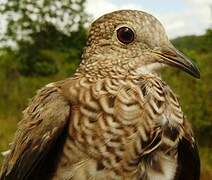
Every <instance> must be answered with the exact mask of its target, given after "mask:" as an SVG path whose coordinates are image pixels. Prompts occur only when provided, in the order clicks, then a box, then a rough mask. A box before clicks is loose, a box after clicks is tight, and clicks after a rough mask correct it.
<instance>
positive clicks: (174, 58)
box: [154, 47, 200, 79]
mask: <svg viewBox="0 0 212 180" xmlns="http://www.w3.org/2000/svg"><path fill="white" fill-rule="evenodd" d="M154 52H155V53H156V54H157V55H159V56H160V62H162V63H164V64H167V65H170V66H174V67H177V68H179V69H181V70H183V71H185V72H187V73H188V74H190V75H192V76H194V77H196V78H198V79H199V78H200V71H199V69H198V67H197V65H196V64H195V63H194V62H193V61H192V60H191V59H189V58H188V57H186V56H185V55H184V54H182V53H181V52H179V51H178V50H177V49H176V48H174V47H171V48H162V49H161V50H159V51H154ZM161 60H162V61H161Z"/></svg>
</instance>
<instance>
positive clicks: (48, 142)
mask: <svg viewBox="0 0 212 180" xmlns="http://www.w3.org/2000/svg"><path fill="white" fill-rule="evenodd" d="M69 114H70V105H69V104H68V102H67V101H66V100H65V99H64V97H63V96H62V95H61V94H60V93H59V91H58V88H57V87H54V86H46V87H44V88H43V89H41V90H39V91H38V93H37V95H36V96H35V97H34V98H33V100H32V101H31V103H30V104H29V106H28V107H27V108H26V109H25V111H24V112H23V119H22V121H20V123H19V127H18V130H17V132H16V136H15V140H14V142H13V143H12V145H11V150H10V153H9V154H8V155H7V156H6V158H5V161H4V163H3V166H2V170H1V176H0V179H1V180H4V179H11V180H13V179H16V180H23V179H28V178H29V176H30V175H31V174H32V172H33V170H34V169H35V167H36V166H37V165H38V163H39V162H40V161H41V160H43V158H44V157H45V156H46V155H47V154H48V153H49V152H50V150H51V149H52V146H53V145H54V144H55V143H56V142H57V140H58V138H59V137H60V135H61V134H62V132H63V130H64V128H65V127H66V124H67V122H68V119H69Z"/></svg>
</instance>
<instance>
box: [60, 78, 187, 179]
mask: <svg viewBox="0 0 212 180" xmlns="http://www.w3.org/2000/svg"><path fill="white" fill-rule="evenodd" d="M67 82H68V81H67ZM62 91H63V92H64V95H65V96H66V97H67V98H70V97H71V99H70V101H72V102H71V104H72V107H71V109H72V110H71V118H70V124H69V137H70V139H71V142H72V144H74V146H75V147H77V151H79V152H82V153H84V154H86V155H88V157H89V158H92V159H95V160H96V162H98V163H97V166H98V167H97V169H99V170H101V169H102V170H103V169H110V170H111V169H112V170H113V172H115V174H118V175H121V176H126V177H133V176H135V174H136V176H138V174H137V173H138V169H139V171H140V172H144V171H143V170H142V169H145V168H146V167H149V166H150V167H151V163H152V162H151V160H148V158H147V157H150V159H151V158H152V159H154V158H153V157H154V156H155V155H154V154H157V153H161V152H162V151H163V152H167V154H168V156H169V155H170V154H172V155H173V154H174V151H173V147H175V145H176V143H177V142H178V139H179V136H180V133H181V129H180V124H181V123H183V114H182V111H181V109H180V106H179V103H178V101H177V98H176V97H175V95H174V94H173V93H172V91H171V90H170V88H169V87H168V86H167V85H166V84H165V83H164V82H163V81H161V80H160V79H158V78H155V77H151V76H150V77H148V76H145V77H133V78H131V79H127V80H121V79H111V78H105V79H102V80H98V81H96V82H89V81H88V80H87V79H86V78H82V79H80V80H74V81H70V83H66V85H64V86H63V88H62ZM171 129H172V131H171ZM173 129H174V130H173ZM85 147H86V148H85ZM155 150H156V151H155ZM163 156H165V155H164V154H163ZM163 156H161V157H163ZM173 156H174V155H173ZM88 157H87V158H88ZM79 159H81V160H83V156H82V157H79ZM162 159H164V158H162ZM171 159H173V158H171ZM175 160H176V157H175ZM79 161H80V160H79ZM158 161H159V160H158ZM70 162H73V161H70ZM146 164H149V165H146ZM153 169H154V167H153ZM161 169H162V168H161ZM161 171H162V170H161ZM141 174H142V173H140V176H141Z"/></svg>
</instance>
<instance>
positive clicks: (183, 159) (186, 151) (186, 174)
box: [175, 124, 200, 180]
mask: <svg viewBox="0 0 212 180" xmlns="http://www.w3.org/2000/svg"><path fill="white" fill-rule="evenodd" d="M184 129H185V131H184V132H185V135H184V136H183V137H182V138H181V139H180V141H179V145H178V167H177V172H176V178H175V179H176V180H178V179H189V180H199V179H200V157H199V152H198V148H197V144H196V142H195V139H194V135H193V133H192V131H191V128H190V127H189V125H188V124H185V127H184Z"/></svg>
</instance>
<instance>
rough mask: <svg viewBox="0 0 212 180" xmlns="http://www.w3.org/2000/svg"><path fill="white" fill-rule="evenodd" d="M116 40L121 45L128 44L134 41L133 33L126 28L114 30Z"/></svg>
mask: <svg viewBox="0 0 212 180" xmlns="http://www.w3.org/2000/svg"><path fill="white" fill-rule="evenodd" d="M116 33H117V38H118V40H119V41H120V42H121V43H123V44H130V43H132V42H133V41H134V39H135V33H134V31H133V30H132V29H131V28H129V27H127V26H123V27H120V28H118V29H117V30H116Z"/></svg>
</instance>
